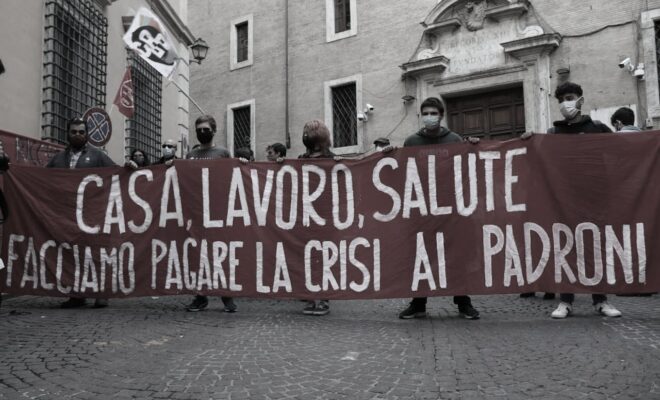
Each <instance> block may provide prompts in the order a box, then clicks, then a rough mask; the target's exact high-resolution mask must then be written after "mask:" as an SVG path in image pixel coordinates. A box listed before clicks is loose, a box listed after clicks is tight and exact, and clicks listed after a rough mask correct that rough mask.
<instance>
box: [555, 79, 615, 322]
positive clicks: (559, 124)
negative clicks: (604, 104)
mask: <svg viewBox="0 0 660 400" xmlns="http://www.w3.org/2000/svg"><path fill="white" fill-rule="evenodd" d="M555 98H556V99H557V101H558V102H559V111H560V112H561V114H562V115H563V116H564V119H563V120H561V121H555V122H554V123H553V125H554V126H553V127H552V128H550V129H548V133H558V134H583V133H608V132H612V130H611V129H610V128H608V126H607V125H605V124H603V123H602V122H600V121H594V120H592V119H591V117H589V116H588V115H582V104H583V103H584V97H583V96H582V87H581V86H580V85H578V84H576V83H573V82H564V83H562V84H561V85H559V86H557V90H555ZM591 298H592V300H593V305H594V308H595V309H596V312H598V313H599V314H602V315H605V316H607V317H620V316H621V312H620V311H619V310H617V309H616V308H615V307H614V306H612V305H610V304H609V303H608V302H607V296H605V295H604V294H593V295H591ZM559 299H560V303H559V305H558V306H557V308H556V309H555V310H554V311H553V312H552V314H551V316H552V318H558V319H562V318H566V317H567V316H569V315H570V314H571V313H572V312H573V300H574V299H575V295H574V294H573V293H561V294H560V295H559Z"/></svg>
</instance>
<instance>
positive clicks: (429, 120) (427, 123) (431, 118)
mask: <svg viewBox="0 0 660 400" xmlns="http://www.w3.org/2000/svg"><path fill="white" fill-rule="evenodd" d="M422 123H423V124H424V127H425V128H426V129H437V128H438V126H440V116H439V115H424V116H422Z"/></svg>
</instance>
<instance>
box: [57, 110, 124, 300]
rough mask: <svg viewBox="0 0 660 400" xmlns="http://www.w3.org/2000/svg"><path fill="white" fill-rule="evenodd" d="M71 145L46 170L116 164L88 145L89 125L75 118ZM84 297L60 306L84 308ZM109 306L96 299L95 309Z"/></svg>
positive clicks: (70, 128)
mask: <svg viewBox="0 0 660 400" xmlns="http://www.w3.org/2000/svg"><path fill="white" fill-rule="evenodd" d="M67 131H68V136H67V139H68V141H69V145H68V146H67V148H66V149H64V150H62V151H60V152H59V153H57V154H55V155H54V156H53V158H52V159H51V160H50V161H49V162H48V164H47V165H46V168H71V169H73V168H98V167H113V166H115V165H116V164H115V163H114V161H112V159H110V157H108V156H107V155H106V154H105V153H104V152H102V151H101V150H99V149H97V148H96V147H94V146H90V145H89V144H88V143H87V134H88V132H87V124H85V121H83V120H82V119H81V118H73V119H72V120H70V121H69V122H68V123H67ZM85 303H86V299H85V298H84V297H70V298H69V299H68V300H67V301H65V302H64V303H62V304H60V307H61V308H76V307H83V306H84V305H85ZM107 306H108V299H96V301H95V302H94V308H103V307H107Z"/></svg>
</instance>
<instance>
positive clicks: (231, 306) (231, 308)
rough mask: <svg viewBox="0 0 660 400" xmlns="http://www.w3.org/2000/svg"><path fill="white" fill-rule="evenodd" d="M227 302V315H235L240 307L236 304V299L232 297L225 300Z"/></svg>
mask: <svg viewBox="0 0 660 400" xmlns="http://www.w3.org/2000/svg"><path fill="white" fill-rule="evenodd" d="M223 301H224V302H225V312H227V313H235V312H236V310H238V306H237V305H236V303H234V299H232V298H231V297H229V298H226V299H224V300H223Z"/></svg>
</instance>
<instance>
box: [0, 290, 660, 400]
mask: <svg viewBox="0 0 660 400" xmlns="http://www.w3.org/2000/svg"><path fill="white" fill-rule="evenodd" d="M189 300H190V297H188V296H185V297H183V296H181V297H169V298H159V299H152V298H141V299H129V300H112V301H111V303H110V307H109V308H106V309H100V310H95V309H92V308H85V309H77V310H60V309H58V308H57V305H58V304H59V302H60V301H61V299H55V298H37V297H16V298H12V299H9V300H6V301H4V302H3V304H2V308H1V309H0V328H1V332H2V336H1V338H0V360H1V362H0V399H232V400H233V399H502V400H505V399H506V400H510V399H645V400H647V399H651V400H653V399H660V296H653V297H614V296H613V297H611V298H610V301H611V302H612V303H613V304H615V305H616V306H617V307H618V308H620V309H621V311H622V312H623V313H624V316H623V318H618V319H606V318H604V317H600V316H598V315H595V314H594V313H593V311H592V308H591V306H590V301H591V299H590V298H589V297H588V296H578V298H577V300H576V303H575V313H576V316H574V317H571V318H568V319H566V320H560V321H556V320H551V319H550V318H549V317H548V316H549V313H550V312H551V311H552V309H553V307H554V306H555V304H556V302H554V301H544V300H542V299H540V298H538V297H537V298H533V299H520V298H518V296H514V295H507V296H477V297H475V298H473V303H474V305H475V307H476V308H477V309H479V310H480V311H481V314H482V318H481V320H478V321H468V320H464V319H461V318H459V317H458V316H457V312H456V308H455V306H454V305H453V304H451V298H436V299H430V300H429V306H428V310H429V312H430V318H427V319H417V320H399V319H397V313H398V311H399V310H400V309H401V308H402V307H404V305H405V300H401V299H396V300H377V301H376V300H374V301H333V302H332V312H331V313H330V314H329V315H328V316H326V317H312V316H304V315H302V314H301V309H302V307H303V303H301V302H299V301H275V300H247V299H237V303H238V305H239V312H238V313H236V314H227V313H223V312H221V310H222V307H221V305H222V303H221V302H220V300H219V299H217V298H212V299H211V304H210V307H209V310H207V311H204V312H199V313H188V312H185V311H183V306H184V304H186V303H187V302H189Z"/></svg>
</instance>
